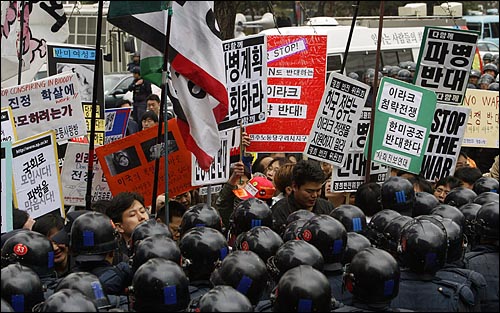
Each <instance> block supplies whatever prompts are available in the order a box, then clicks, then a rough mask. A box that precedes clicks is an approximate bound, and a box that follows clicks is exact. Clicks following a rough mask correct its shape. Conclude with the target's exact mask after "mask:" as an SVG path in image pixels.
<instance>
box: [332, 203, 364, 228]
mask: <svg viewBox="0 0 500 313" xmlns="http://www.w3.org/2000/svg"><path fill="white" fill-rule="evenodd" d="M330 216H331V217H333V218H335V219H337V220H338V221H339V222H341V223H342V225H344V227H345V230H346V231H348V232H357V233H364V231H365V230H366V216H365V213H364V212H363V211H362V210H361V209H360V208H359V207H357V206H355V205H351V204H341V205H339V206H338V207H336V208H335V209H334V210H333V211H332V212H330Z"/></svg>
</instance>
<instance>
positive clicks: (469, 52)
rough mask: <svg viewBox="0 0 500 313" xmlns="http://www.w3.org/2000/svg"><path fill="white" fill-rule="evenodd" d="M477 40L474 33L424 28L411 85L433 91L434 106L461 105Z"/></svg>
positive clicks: (450, 29) (430, 27)
mask: <svg viewBox="0 0 500 313" xmlns="http://www.w3.org/2000/svg"><path fill="white" fill-rule="evenodd" d="M477 39H478V33H477V32H473V31H467V30H460V29H456V28H441V27H435V26H426V27H425V30H424V38H423V39H422V44H421V46H420V54H419V60H418V61H417V69H416V71H415V79H414V80H415V85H416V86H421V87H425V88H428V89H430V90H433V91H434V92H435V93H436V97H437V102H438V103H442V104H455V105H461V104H462V102H463V100H464V95H465V90H466V89H467V82H468V81H469V73H470V69H471V67H472V64H473V61H474V55H475V52H476V42H477Z"/></svg>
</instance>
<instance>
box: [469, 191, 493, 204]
mask: <svg viewBox="0 0 500 313" xmlns="http://www.w3.org/2000/svg"><path fill="white" fill-rule="evenodd" d="M472 202H473V203H477V204H479V205H483V204H486V203H488V202H497V203H498V202H499V197H498V193H496V192H492V191H486V192H483V193H481V194H480V195H478V196H477V197H476V198H475V199H474V201H472Z"/></svg>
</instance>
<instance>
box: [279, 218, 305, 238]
mask: <svg viewBox="0 0 500 313" xmlns="http://www.w3.org/2000/svg"><path fill="white" fill-rule="evenodd" d="M307 221H308V220H306V219H298V220H295V221H293V222H291V223H290V224H288V225H286V227H285V230H284V231H283V235H282V237H283V241H284V242H287V241H289V240H293V239H297V238H298V235H299V232H300V229H301V228H302V226H304V224H305V223H307Z"/></svg>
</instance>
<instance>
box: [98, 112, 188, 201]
mask: <svg viewBox="0 0 500 313" xmlns="http://www.w3.org/2000/svg"><path fill="white" fill-rule="evenodd" d="M157 127H158V126H154V127H151V128H148V129H146V130H143V131H140V132H137V133H135V134H133V135H130V136H126V137H125V138H122V139H119V140H117V141H113V142H111V143H109V144H107V145H104V146H101V147H98V148H96V150H95V151H96V154H97V158H98V159H99V163H100V164H101V167H102V170H103V172H104V176H105V177H106V180H107V182H108V185H109V189H110V190H111V192H112V193H113V196H116V195H117V194H118V193H120V192H122V191H136V192H138V193H140V194H141V195H142V196H143V197H144V202H145V205H146V206H148V205H151V198H152V195H153V182H154V175H155V158H154V155H155V154H156V152H157V151H155V150H156V149H157V148H156V147H157V146H156V137H157V135H158V128H157ZM164 133H165V130H164V129H163V135H162V138H163V137H164ZM167 147H168V196H169V197H175V196H176V195H179V194H181V193H184V192H186V191H189V190H191V189H193V188H192V186H191V175H189V174H188V173H191V152H189V151H188V150H187V148H186V145H185V144H184V142H183V141H182V137H181V134H180V132H179V127H178V126H177V119H170V120H169V121H168V143H167ZM164 149H165V146H164V145H163V147H162V151H161V152H160V155H162V157H161V158H160V166H159V171H158V175H159V176H158V186H157V194H158V195H160V194H162V193H164V192H165V175H164V173H165V160H164V155H165V151H164Z"/></svg>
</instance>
